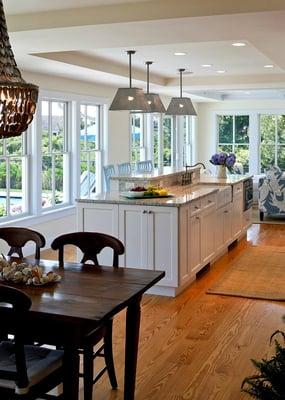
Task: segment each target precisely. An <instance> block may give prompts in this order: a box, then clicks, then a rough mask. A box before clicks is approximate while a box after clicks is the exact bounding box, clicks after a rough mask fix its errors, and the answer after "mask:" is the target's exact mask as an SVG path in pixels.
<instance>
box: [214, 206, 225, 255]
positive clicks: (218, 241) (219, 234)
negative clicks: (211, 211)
mask: <svg viewBox="0 0 285 400" xmlns="http://www.w3.org/2000/svg"><path fill="white" fill-rule="evenodd" d="M224 213H225V207H221V208H219V209H218V210H217V212H216V225H215V247H216V251H217V252H219V251H221V250H222V249H223V248H224V245H225V243H224V240H225V234H224V228H225V225H224V219H225V218H224V215H225V214H224Z"/></svg>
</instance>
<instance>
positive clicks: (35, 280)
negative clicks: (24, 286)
mask: <svg viewBox="0 0 285 400" xmlns="http://www.w3.org/2000/svg"><path fill="white" fill-rule="evenodd" d="M32 281H33V284H34V285H39V284H40V283H41V281H40V278H39V277H38V276H34V277H33V279H32Z"/></svg>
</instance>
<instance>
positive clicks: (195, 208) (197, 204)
mask: <svg viewBox="0 0 285 400" xmlns="http://www.w3.org/2000/svg"><path fill="white" fill-rule="evenodd" d="M189 209H190V215H193V214H197V213H198V212H199V211H201V200H194V201H192V202H191V203H190V206H189Z"/></svg>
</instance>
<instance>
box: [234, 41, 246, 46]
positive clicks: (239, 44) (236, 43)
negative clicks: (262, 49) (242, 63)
mask: <svg viewBox="0 0 285 400" xmlns="http://www.w3.org/2000/svg"><path fill="white" fill-rule="evenodd" d="M232 46H235V47H244V46H246V44H245V43H243V42H235V43H232Z"/></svg>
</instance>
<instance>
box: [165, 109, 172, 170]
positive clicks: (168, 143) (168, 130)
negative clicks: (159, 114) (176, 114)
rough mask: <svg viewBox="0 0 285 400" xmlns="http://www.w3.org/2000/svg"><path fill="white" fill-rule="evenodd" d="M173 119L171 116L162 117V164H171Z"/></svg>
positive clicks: (166, 165)
mask: <svg viewBox="0 0 285 400" xmlns="http://www.w3.org/2000/svg"><path fill="white" fill-rule="evenodd" d="M173 136H174V121H173V117H171V116H169V117H168V116H164V117H163V166H164V167H168V166H172V165H173V143H174V137H173Z"/></svg>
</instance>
